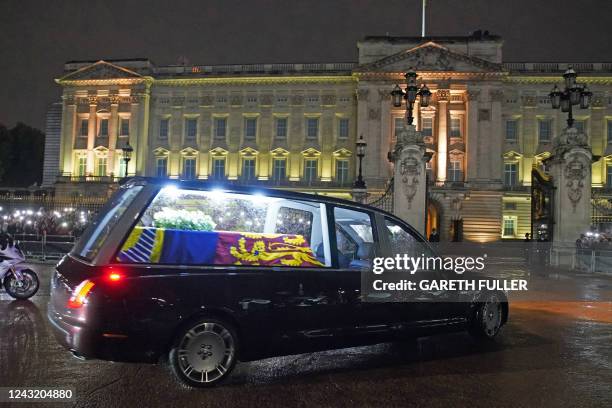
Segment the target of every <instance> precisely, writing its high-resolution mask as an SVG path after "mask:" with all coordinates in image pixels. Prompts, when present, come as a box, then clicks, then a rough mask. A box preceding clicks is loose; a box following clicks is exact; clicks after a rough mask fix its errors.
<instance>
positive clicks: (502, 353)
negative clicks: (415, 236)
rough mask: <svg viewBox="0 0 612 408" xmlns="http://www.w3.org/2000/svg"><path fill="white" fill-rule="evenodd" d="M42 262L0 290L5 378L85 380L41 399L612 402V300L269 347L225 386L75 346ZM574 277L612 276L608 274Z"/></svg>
mask: <svg viewBox="0 0 612 408" xmlns="http://www.w3.org/2000/svg"><path fill="white" fill-rule="evenodd" d="M34 269H35V270H36V271H38V273H39V275H40V277H41V282H42V283H43V285H42V287H41V290H40V292H39V294H37V295H36V296H35V297H34V298H33V299H32V301H31V302H30V301H13V300H12V299H11V298H9V297H8V296H7V295H6V293H4V292H0V386H5V387H6V386H21V387H24V386H28V387H43V386H44V387H58V388H61V387H71V388H74V389H75V390H76V401H75V402H72V403H71V404H67V403H64V404H48V403H46V404H40V405H39V404H36V405H35V406H63V407H66V406H76V407H124V406H125V407H155V406H164V407H174V406H176V407H186V406H200V407H208V406H210V407H231V406H248V407H253V406H261V407H263V406H278V407H289V406H304V407H306V406H309V407H310V406H316V407H328V406H329V407H332V406H333V407H335V406H340V407H342V406H345V407H361V406H386V407H396V406H397V407H399V406H402V407H404V406H407V407H411V406H415V407H417V406H427V407H446V406H453V407H463V406H469V407H480V406H487V407H560V406H565V407H582V406H584V407H610V406H612V304H611V303H610V302H609V301H607V302H601V301H584V302H577V301H547V302H534V301H522V302H517V303H514V304H511V311H510V323H509V324H508V325H507V326H505V327H504V328H503V329H502V333H501V334H500V337H499V338H498V341H497V342H496V343H495V344H493V345H489V346H487V347H482V346H478V345H476V344H475V343H474V342H473V341H472V340H471V339H470V337H468V336H467V335H465V334H453V335H446V336H435V337H428V338H422V339H419V340H418V341H416V342H414V343H387V344H381V345H376V346H368V347H358V348H349V349H343V350H335V351H327V352H320V353H312V354H301V355H295V356H288V357H282V358H272V359H266V360H261V361H256V362H251V363H243V364H240V363H239V364H238V366H237V367H236V370H235V371H234V373H233V374H232V375H231V377H230V378H229V380H228V381H227V382H226V383H225V384H224V385H223V386H221V387H218V388H214V389H206V390H192V389H186V388H183V387H182V386H180V385H178V384H177V383H176V382H175V381H174V379H173V378H172V377H171V375H170V373H169V370H168V369H167V367H164V366H161V365H145V364H125V363H110V362H102V361H80V360H77V359H75V358H73V357H72V356H71V355H70V354H69V353H68V352H67V351H65V350H64V349H63V348H61V347H60V346H59V345H57V344H56V342H55V340H54V338H53V336H52V334H51V331H50V328H49V326H48V323H47V321H46V304H47V301H48V298H49V296H48V294H49V284H48V281H49V276H50V273H51V270H52V268H51V267H49V266H41V265H35V266H34ZM567 279H573V280H574V281H573V282H572V284H573V285H577V286H588V287H595V288H603V290H604V292H607V290H608V289H610V288H612V279H611V278H591V277H588V278H585V277H584V276H576V277H573V278H567ZM582 282H584V285H583V284H582ZM589 290H591V289H589ZM606 296H607V294H606V295H605V296H604V298H605V297H606ZM600 298H601V296H600ZM0 405H2V404H0ZM13 405H14V406H16V407H24V406H28V404H13Z"/></svg>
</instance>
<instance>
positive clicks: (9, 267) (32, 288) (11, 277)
mask: <svg viewBox="0 0 612 408" xmlns="http://www.w3.org/2000/svg"><path fill="white" fill-rule="evenodd" d="M25 259H26V258H25V255H24V254H23V251H21V249H20V248H19V244H18V243H15V242H13V240H12V239H10V238H9V239H7V240H4V242H2V243H0V260H1V261H2V262H0V283H1V284H2V285H3V286H4V289H5V290H6V293H8V294H9V295H10V296H11V297H13V298H15V299H28V298H31V297H32V296H34V295H35V294H36V292H38V287H39V286H40V283H39V281H38V275H36V272H34V271H33V270H31V269H29V268H26V267H25V265H23V263H24V262H25Z"/></svg>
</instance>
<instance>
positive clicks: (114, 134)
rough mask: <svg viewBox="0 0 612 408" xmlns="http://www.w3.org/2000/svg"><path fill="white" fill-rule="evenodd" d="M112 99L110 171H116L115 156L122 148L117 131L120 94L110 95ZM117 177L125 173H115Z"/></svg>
mask: <svg viewBox="0 0 612 408" xmlns="http://www.w3.org/2000/svg"><path fill="white" fill-rule="evenodd" d="M110 101H111V108H110V111H111V114H110V120H109V121H108V123H109V124H108V127H109V129H108V170H107V171H108V173H115V157H116V156H117V155H116V149H117V148H121V146H117V132H118V127H119V121H118V119H119V115H118V111H119V95H117V94H112V95H111V97H110ZM114 176H115V177H123V174H114Z"/></svg>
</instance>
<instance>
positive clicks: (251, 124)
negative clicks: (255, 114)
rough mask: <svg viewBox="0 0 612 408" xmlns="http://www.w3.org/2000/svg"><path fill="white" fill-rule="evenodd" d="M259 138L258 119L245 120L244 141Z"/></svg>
mask: <svg viewBox="0 0 612 408" xmlns="http://www.w3.org/2000/svg"><path fill="white" fill-rule="evenodd" d="M256 138H257V118H244V140H251V141H254V140H255V139H256Z"/></svg>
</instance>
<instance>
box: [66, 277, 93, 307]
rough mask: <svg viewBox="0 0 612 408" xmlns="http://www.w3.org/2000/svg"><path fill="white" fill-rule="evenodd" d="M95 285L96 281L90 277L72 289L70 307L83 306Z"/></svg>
mask: <svg viewBox="0 0 612 408" xmlns="http://www.w3.org/2000/svg"><path fill="white" fill-rule="evenodd" d="M93 287H94V283H93V282H92V281H90V280H88V279H87V280H84V281H83V282H81V283H80V284H79V286H77V287H76V288H74V290H73V291H72V296H71V297H70V299H69V300H68V307H69V308H70V309H78V308H80V307H81V306H83V305H84V304H85V302H86V301H87V295H89V292H90V291H91V289H92V288H93Z"/></svg>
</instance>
